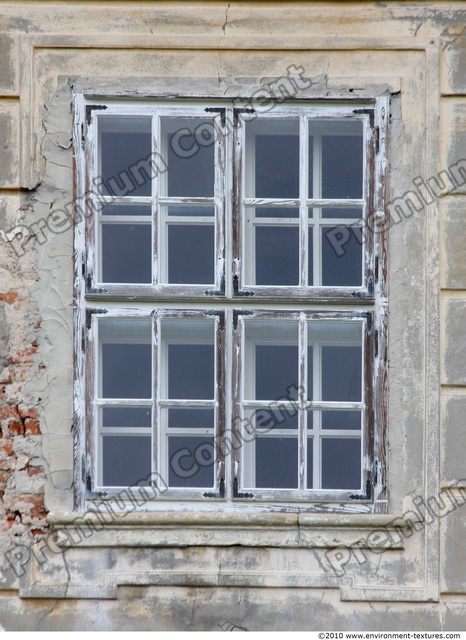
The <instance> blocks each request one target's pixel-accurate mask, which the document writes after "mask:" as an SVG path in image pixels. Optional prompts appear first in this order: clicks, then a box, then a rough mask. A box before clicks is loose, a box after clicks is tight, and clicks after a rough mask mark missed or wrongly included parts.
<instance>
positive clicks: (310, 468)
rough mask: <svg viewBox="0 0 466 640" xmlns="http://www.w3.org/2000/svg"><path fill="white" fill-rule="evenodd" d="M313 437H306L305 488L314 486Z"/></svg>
mask: <svg viewBox="0 0 466 640" xmlns="http://www.w3.org/2000/svg"><path fill="white" fill-rule="evenodd" d="M313 452H314V439H313V438H308V439H307V488H308V489H312V488H313V486H314V457H313Z"/></svg>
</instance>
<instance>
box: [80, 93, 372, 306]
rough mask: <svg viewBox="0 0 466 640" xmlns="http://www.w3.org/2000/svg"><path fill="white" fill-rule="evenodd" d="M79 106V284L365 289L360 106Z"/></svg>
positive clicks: (197, 293) (157, 288)
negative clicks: (82, 176) (82, 146)
mask: <svg viewBox="0 0 466 640" xmlns="http://www.w3.org/2000/svg"><path fill="white" fill-rule="evenodd" d="M85 113H86V117H85V123H83V127H84V126H85V134H84V137H85V139H86V140H87V147H86V148H87V153H86V163H87V164H86V166H87V171H86V173H87V182H88V187H87V194H86V195H87V196H88V197H87V211H86V214H87V215H86V216H85V218H86V220H87V228H86V269H85V272H86V292H87V294H88V295H90V296H92V295H93V294H96V293H97V294H99V295H102V294H104V295H105V294H106V293H108V294H111V295H113V296H114V295H117V296H120V297H124V296H125V295H131V294H132V293H133V294H134V295H137V296H140V297H141V298H144V297H147V298H151V297H155V298H156V297H165V296H167V295H168V296H170V297H177V296H179V297H180V298H183V299H187V297H189V298H191V299H203V298H204V299H208V298H207V296H214V297H217V296H218V297H223V296H224V295H226V296H227V297H237V296H239V297H241V296H244V295H250V294H251V293H254V294H255V295H257V296H259V297H267V298H271V297H283V296H286V297H289V298H297V299H299V298H306V299H309V296H311V297H316V298H322V297H323V298H330V299H335V300H338V299H341V298H347V299H351V296H352V295H353V297H354V295H356V296H357V297H372V294H373V292H372V289H371V286H372V284H373V268H374V260H373V237H372V234H371V233H370V232H369V225H368V224H367V223H366V221H367V217H368V216H369V215H370V214H371V213H373V211H375V209H376V206H375V202H374V189H373V184H374V179H373V178H374V155H375V134H374V126H373V123H374V111H373V108H372V107H371V108H370V109H355V108H354V106H347V107H346V106H345V107H341V106H339V107H335V106H329V107H325V106H323V105H318V106H309V105H300V106H296V105H292V106H290V107H276V108H275V109H274V110H273V112H272V113H270V114H256V113H255V112H254V113H241V112H238V111H237V110H235V109H234V108H233V107H231V106H225V107H223V106H220V107H219V106H218V105H216V106H203V105H193V104H191V105H186V106H184V105H183V106H181V105H174V106H170V107H168V106H167V105H166V103H165V104H160V103H158V104H157V103H155V104H152V105H148V104H139V105H130V104H128V103H125V104H122V105H117V104H116V103H109V104H107V105H102V104H100V103H99V104H94V105H93V104H88V105H87V108H86V110H85ZM83 131H84V129H83ZM231 179H232V183H233V185H232V187H230V180H231ZM346 236H348V238H346ZM230 238H232V239H233V242H232V246H231V248H230V246H229V245H230ZM122 256H124V258H125V259H124V260H123V259H122Z"/></svg>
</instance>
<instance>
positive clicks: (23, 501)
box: [11, 495, 47, 517]
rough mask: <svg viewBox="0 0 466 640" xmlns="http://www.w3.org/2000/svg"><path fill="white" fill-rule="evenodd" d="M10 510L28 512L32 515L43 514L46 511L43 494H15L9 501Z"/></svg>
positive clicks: (38, 515)
mask: <svg viewBox="0 0 466 640" xmlns="http://www.w3.org/2000/svg"><path fill="white" fill-rule="evenodd" d="M11 511H13V512H15V511H19V513H24V514H26V513H27V514H28V515H30V516H33V517H40V516H44V515H45V514H46V513H47V511H46V509H45V506H44V497H43V496H31V495H24V496H15V497H14V498H13V499H12V501H11Z"/></svg>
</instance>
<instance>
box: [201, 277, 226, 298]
mask: <svg viewBox="0 0 466 640" xmlns="http://www.w3.org/2000/svg"><path fill="white" fill-rule="evenodd" d="M204 293H205V295H206V296H224V295H225V276H224V275H222V277H221V278H220V289H207V291H204Z"/></svg>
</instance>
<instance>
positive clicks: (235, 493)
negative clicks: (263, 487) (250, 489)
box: [233, 477, 254, 498]
mask: <svg viewBox="0 0 466 640" xmlns="http://www.w3.org/2000/svg"><path fill="white" fill-rule="evenodd" d="M233 498H254V494H253V493H239V491H238V478H236V477H235V479H234V480H233Z"/></svg>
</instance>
